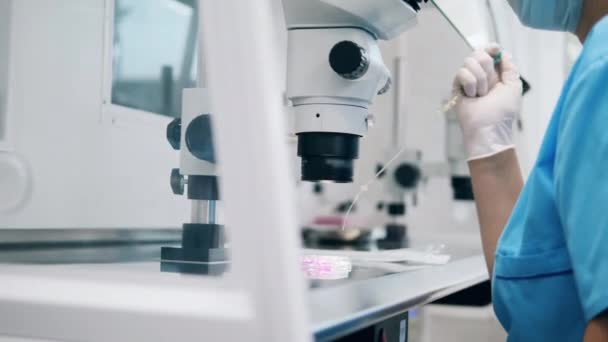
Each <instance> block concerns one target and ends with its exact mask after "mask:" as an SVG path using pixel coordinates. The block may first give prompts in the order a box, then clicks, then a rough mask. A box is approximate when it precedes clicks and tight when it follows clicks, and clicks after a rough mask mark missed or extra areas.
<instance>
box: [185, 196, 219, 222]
mask: <svg viewBox="0 0 608 342" xmlns="http://www.w3.org/2000/svg"><path fill="white" fill-rule="evenodd" d="M215 222H216V219H215V201H207V200H193V201H192V212H191V223H203V224H206V223H208V224H215Z"/></svg>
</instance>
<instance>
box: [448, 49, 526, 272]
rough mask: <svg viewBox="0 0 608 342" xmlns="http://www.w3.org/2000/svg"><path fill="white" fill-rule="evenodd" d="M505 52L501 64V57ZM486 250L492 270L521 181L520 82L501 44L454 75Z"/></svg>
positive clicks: (471, 59) (470, 60)
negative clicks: (516, 131)
mask: <svg viewBox="0 0 608 342" xmlns="http://www.w3.org/2000/svg"><path fill="white" fill-rule="evenodd" d="M499 56H502V58H501V60H500V61H499V64H498V65H497V64H496V63H497V60H498V57H499ZM454 90H455V92H456V93H459V95H460V100H459V101H458V103H457V105H456V112H457V114H458V120H459V122H460V126H461V128H462V132H463V140H464V145H465V148H466V151H467V157H468V158H467V159H468V161H469V169H470V173H471V178H472V181H473V192H474V194H475V203H476V204H477V212H478V215H479V223H480V226H481V237H482V241H483V250H484V254H485V258H486V263H487V265H488V270H489V271H490V274H492V270H493V266H494V252H495V251H496V244H497V242H498V238H499V237H500V234H501V233H502V231H503V229H504V227H505V225H506V224H507V221H508V219H509V217H510V216H511V211H512V210H513V207H514V206H515V202H516V200H517V197H518V196H519V193H520V192H521V189H522V186H523V180H522V176H521V171H520V170H519V163H518V161H517V155H516V153H515V149H514V144H513V134H512V130H513V122H514V121H515V118H516V116H517V113H518V112H519V110H520V107H521V97H522V83H521V81H520V79H519V72H518V71H517V68H516V67H515V65H514V64H513V62H512V58H511V56H510V55H509V54H508V53H506V52H504V51H503V52H501V50H500V48H499V47H498V46H490V47H489V48H487V49H486V50H485V51H477V52H475V53H473V55H471V56H470V57H468V58H467V59H466V60H465V63H464V66H463V67H462V68H461V69H460V70H459V71H458V74H457V75H456V79H455V80H454Z"/></svg>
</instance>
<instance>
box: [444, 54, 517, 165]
mask: <svg viewBox="0 0 608 342" xmlns="http://www.w3.org/2000/svg"><path fill="white" fill-rule="evenodd" d="M500 53H501V49H500V47H499V46H498V45H492V46H489V47H488V48H486V49H485V50H481V51H476V52H474V53H473V54H472V55H471V56H470V57H468V58H467V59H465V62H464V66H463V67H462V68H460V70H459V71H458V74H457V75H456V78H455V80H454V92H455V94H460V99H459V100H458V103H457V104H456V106H455V110H456V113H457V114H458V120H459V122H460V127H461V128H462V132H463V137H464V144H465V148H466V151H467V156H468V160H475V159H481V158H486V157H490V156H493V155H495V154H498V153H500V152H502V151H505V150H507V149H509V148H513V147H514V145H513V122H514V121H515V120H516V117H517V113H518V112H519V110H520V108H521V99H522V83H521V80H520V78H519V72H518V70H517V68H516V67H515V65H514V64H513V58H512V56H511V55H510V54H508V53H505V52H502V58H501V60H500V62H499V63H497V64H496V65H495V63H494V57H496V56H498V55H499V54H500Z"/></svg>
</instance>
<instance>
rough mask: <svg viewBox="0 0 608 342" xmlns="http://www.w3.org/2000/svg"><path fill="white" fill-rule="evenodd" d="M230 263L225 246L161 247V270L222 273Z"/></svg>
mask: <svg viewBox="0 0 608 342" xmlns="http://www.w3.org/2000/svg"><path fill="white" fill-rule="evenodd" d="M229 265H230V261H229V260H228V256H227V250H226V249H225V248H214V249H198V248H196V249H184V248H177V247H163V248H161V260H160V270H161V272H175V273H189V274H204V275H221V274H223V273H224V272H226V270H227V269H228V266H229Z"/></svg>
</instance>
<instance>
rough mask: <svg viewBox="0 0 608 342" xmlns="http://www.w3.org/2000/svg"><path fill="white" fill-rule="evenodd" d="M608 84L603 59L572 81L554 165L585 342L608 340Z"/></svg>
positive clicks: (606, 62) (558, 204)
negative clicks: (607, 84)
mask: <svg viewBox="0 0 608 342" xmlns="http://www.w3.org/2000/svg"><path fill="white" fill-rule="evenodd" d="M607 80H608V58H606V57H605V56H604V55H602V58H599V57H598V59H597V60H596V61H595V62H594V63H591V64H588V65H585V64H582V66H581V67H579V68H578V69H577V71H576V72H575V74H574V76H572V78H571V79H570V80H569V83H570V84H569V87H567V89H568V92H567V93H565V94H564V95H562V100H561V101H560V106H561V109H562V114H561V117H560V119H559V123H558V124H559V125H558V127H559V130H558V133H557V144H556V146H557V149H556V152H555V161H554V162H553V165H554V170H553V173H554V177H555V179H554V184H553V189H554V193H555V206H556V208H557V210H558V212H559V216H560V222H561V223H562V228H563V233H564V237H565V244H566V247H567V249H568V256H569V258H570V265H572V275H573V279H574V285H575V286H576V290H577V295H578V298H579V300H580V303H581V309H582V312H583V314H584V317H585V320H586V321H587V322H588V325H587V329H586V331H585V339H584V341H608V338H606V337H607V336H608V315H607V313H608V249H607V248H606V246H608V210H606V203H608V173H607V165H608V134H606V127H608V115H607V114H608V96H606V92H605V89H606V81H607Z"/></svg>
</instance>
